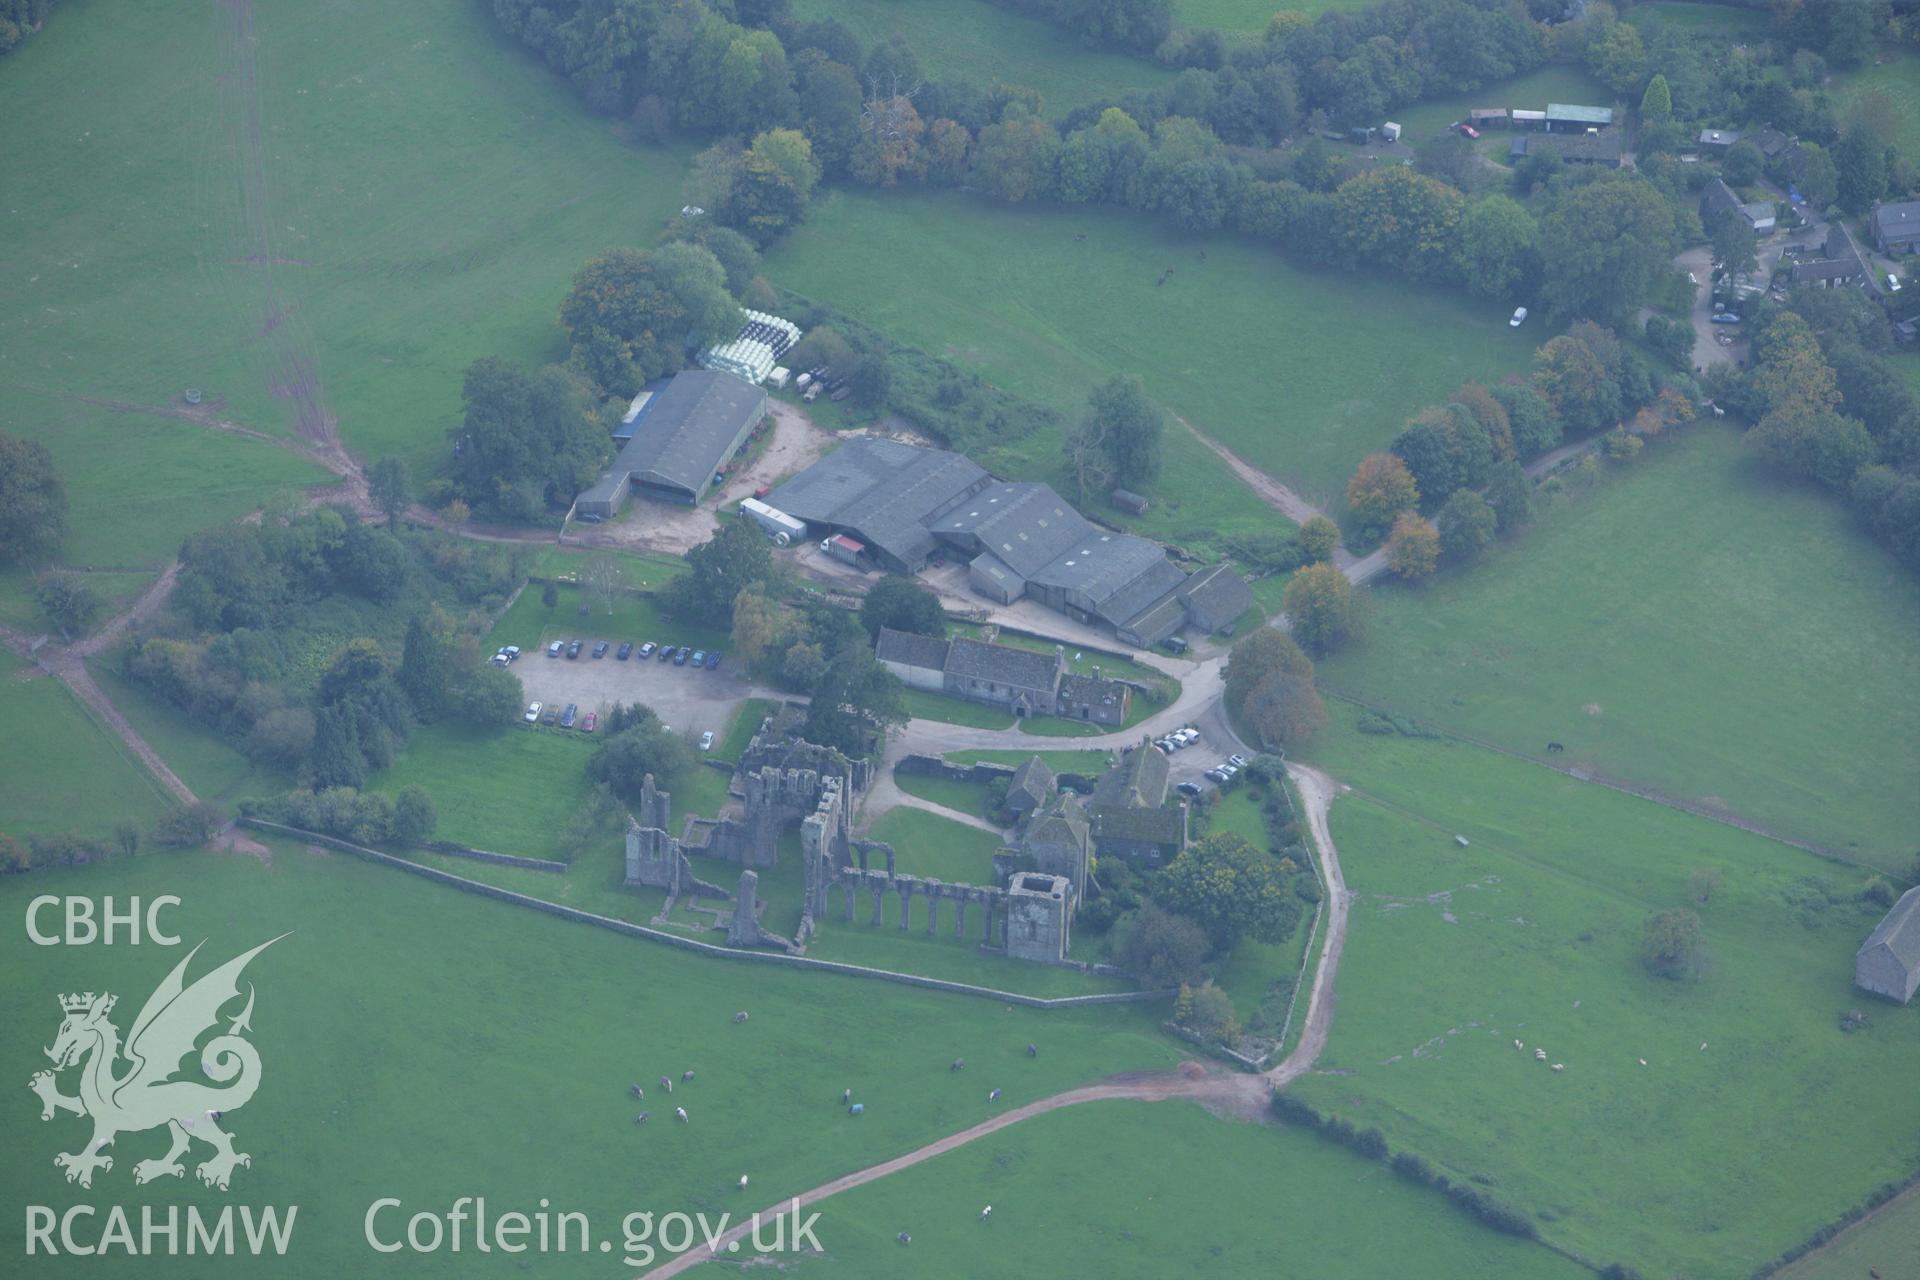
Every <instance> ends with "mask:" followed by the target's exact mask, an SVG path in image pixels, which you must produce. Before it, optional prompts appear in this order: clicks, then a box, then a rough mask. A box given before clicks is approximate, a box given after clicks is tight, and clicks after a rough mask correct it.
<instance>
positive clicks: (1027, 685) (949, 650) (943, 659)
mask: <svg viewBox="0 0 1920 1280" xmlns="http://www.w3.org/2000/svg"><path fill="white" fill-rule="evenodd" d="M873 648H874V656H875V657H877V658H878V659H879V660H880V663H881V665H882V666H884V667H886V668H887V670H889V671H891V672H893V674H894V675H896V676H898V677H900V681H901V683H902V684H904V685H906V686H907V687H908V688H909V689H923V690H925V691H926V692H928V693H943V694H946V695H947V696H949V697H954V698H965V699H966V700H967V701H969V702H982V703H986V704H987V705H989V706H995V707H1005V708H1007V709H1008V710H1009V711H1011V712H1013V714H1014V715H1016V716H1030V715H1041V716H1065V717H1067V718H1069V719H1072V720H1085V721H1088V722H1090V723H1093V724H1114V725H1117V724H1124V723H1125V722H1126V719H1127V713H1128V711H1129V710H1131V709H1132V706H1133V690H1132V688H1131V686H1129V685H1127V684H1125V683H1123V682H1121V681H1118V680H1102V679H1100V678H1098V677H1097V676H1095V677H1087V676H1075V675H1068V674H1067V659H1066V655H1065V654H1064V653H1063V652H1061V651H1060V650H1059V649H1058V648H1056V649H1055V650H1054V651H1053V652H1051V653H1040V652H1036V651H1035V650H1032V649H1017V648H1014V647H1013V646H1011V645H1000V644H986V643H984V642H982V641H979V640H974V639H971V638H969V637H967V636H955V637H953V638H952V639H951V640H940V639H935V638H934V637H932V636H919V635H913V634H911V633H909V632H905V631H895V630H893V629H892V628H890V627H882V628H881V629H880V635H879V637H878V638H877V639H876V640H875V641H874V647H873Z"/></svg>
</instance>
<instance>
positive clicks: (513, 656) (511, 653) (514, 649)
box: [500, 644, 520, 662]
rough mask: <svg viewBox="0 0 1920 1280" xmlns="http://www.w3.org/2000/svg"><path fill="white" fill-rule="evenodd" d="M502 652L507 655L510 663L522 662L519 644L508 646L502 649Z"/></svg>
mask: <svg viewBox="0 0 1920 1280" xmlns="http://www.w3.org/2000/svg"><path fill="white" fill-rule="evenodd" d="M500 652H502V653H504V654H506V655H507V661H508V662H518V661H519V660H520V646H519V645H517V644H510V645H507V646H506V647H505V648H503V649H501V650H500Z"/></svg>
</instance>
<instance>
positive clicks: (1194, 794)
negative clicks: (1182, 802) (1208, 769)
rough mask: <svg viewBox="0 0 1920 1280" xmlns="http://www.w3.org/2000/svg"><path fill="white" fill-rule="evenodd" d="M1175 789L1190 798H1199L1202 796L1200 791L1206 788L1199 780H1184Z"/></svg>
mask: <svg viewBox="0 0 1920 1280" xmlns="http://www.w3.org/2000/svg"><path fill="white" fill-rule="evenodd" d="M1174 790H1175V791H1178V792H1179V793H1180V794H1181V795H1183V796H1185V797H1187V798H1188V799H1189V800H1197V799H1199V798H1200V793H1201V792H1202V791H1203V790H1205V788H1204V787H1202V786H1201V785H1200V784H1199V783H1197V782H1183V783H1181V784H1180V785H1179V786H1177V787H1175V788H1174Z"/></svg>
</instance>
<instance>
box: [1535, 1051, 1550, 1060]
mask: <svg viewBox="0 0 1920 1280" xmlns="http://www.w3.org/2000/svg"><path fill="white" fill-rule="evenodd" d="M1533 1060H1534V1061H1535V1062H1545V1061H1546V1060H1547V1051H1546V1050H1545V1049H1535V1050H1534V1051H1533Z"/></svg>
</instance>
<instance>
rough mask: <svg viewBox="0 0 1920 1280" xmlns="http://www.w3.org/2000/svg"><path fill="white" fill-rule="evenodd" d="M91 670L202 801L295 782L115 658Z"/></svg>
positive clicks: (283, 787)
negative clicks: (137, 679)
mask: <svg viewBox="0 0 1920 1280" xmlns="http://www.w3.org/2000/svg"><path fill="white" fill-rule="evenodd" d="M87 670H89V671H90V672H92V673H93V680H94V683H95V684H97V685H99V686H100V688H101V690H102V691H103V692H104V693H105V694H106V695H107V697H109V698H111V699H112V700H113V705H114V706H115V707H117V708H119V711H120V714H121V715H123V716H125V717H126V718H127V723H129V724H131V725H132V726H133V728H134V731H135V732H136V733H138V734H139V735H140V736H141V737H142V738H144V739H146V741H147V745H148V746H150V747H152V748H153V749H154V750H155V751H157V752H159V753H160V758H161V759H162V760H165V761H166V762H167V767H168V768H170V769H172V770H173V771H174V772H175V773H177V774H179V775H180V780H181V781H182V782H184V783H186V784H187V785H188V786H189V787H191V788H193V792H194V794H195V795H197V796H199V797H200V798H201V799H203V800H214V801H218V802H222V803H227V802H231V801H233V800H237V799H240V798H241V797H243V796H266V795H272V794H274V793H276V792H280V791H285V790H287V789H288V788H289V787H291V786H293V785H294V780H293V778H292V776H291V775H289V774H285V773H282V772H281V771H279V770H277V769H273V768H269V767H267V766H265V765H259V764H255V763H254V762H253V761H251V760H249V759H247V757H246V756H245V755H244V754H242V753H241V752H240V751H239V750H238V749H236V748H235V747H233V746H230V745H229V744H227V743H226V742H223V741H221V740H220V739H219V738H217V737H215V736H214V734H213V733H212V731H211V730H208V729H203V728H202V727H200V726H199V725H197V724H195V723H194V722H193V721H191V720H189V719H187V717H186V716H185V715H183V714H182V713H181V712H180V711H178V710H177V709H176V708H174V707H172V706H171V705H169V704H168V703H166V702H163V701H162V700H161V699H159V698H157V697H155V696H154V695H153V693H152V692H150V691H149V690H148V689H147V688H146V687H145V686H144V685H139V684H135V683H134V682H133V681H131V680H127V679H125V678H123V677H122V676H121V675H120V674H119V668H118V664H117V663H116V662H115V661H114V660H113V659H110V658H109V659H100V658H96V659H94V660H92V661H91V662H89V663H88V664H87Z"/></svg>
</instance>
